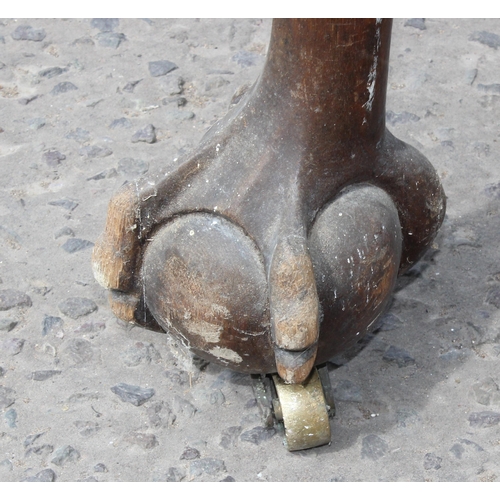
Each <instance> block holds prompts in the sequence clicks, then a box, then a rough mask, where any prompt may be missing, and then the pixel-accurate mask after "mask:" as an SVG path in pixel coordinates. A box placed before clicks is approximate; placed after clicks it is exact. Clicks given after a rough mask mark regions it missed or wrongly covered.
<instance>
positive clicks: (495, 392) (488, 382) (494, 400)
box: [472, 377, 500, 406]
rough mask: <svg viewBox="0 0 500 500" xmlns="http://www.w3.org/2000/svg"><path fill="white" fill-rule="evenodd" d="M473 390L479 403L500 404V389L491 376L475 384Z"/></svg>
mask: <svg viewBox="0 0 500 500" xmlns="http://www.w3.org/2000/svg"><path fill="white" fill-rule="evenodd" d="M472 390H473V391H474V395H475V397H476V401H477V402H478V403H479V404H481V405H485V406H489V405H500V389H499V387H498V385H497V383H496V382H495V381H494V380H493V379H492V378H491V377H489V378H487V379H485V380H482V381H481V382H478V383H477V384H474V385H473V386H472Z"/></svg>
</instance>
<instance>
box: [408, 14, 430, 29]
mask: <svg viewBox="0 0 500 500" xmlns="http://www.w3.org/2000/svg"><path fill="white" fill-rule="evenodd" d="M405 26H411V27H412V28H417V29H418V30H422V31H423V30H426V29H427V26H426V25H425V19H423V18H418V17H417V18H413V19H408V20H407V21H405Z"/></svg>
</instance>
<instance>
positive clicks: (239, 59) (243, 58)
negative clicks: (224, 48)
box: [231, 50, 261, 68]
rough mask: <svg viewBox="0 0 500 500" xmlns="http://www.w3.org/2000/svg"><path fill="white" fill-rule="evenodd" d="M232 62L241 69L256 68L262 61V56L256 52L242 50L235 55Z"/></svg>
mask: <svg viewBox="0 0 500 500" xmlns="http://www.w3.org/2000/svg"><path fill="white" fill-rule="evenodd" d="M231 60H232V61H234V62H235V63H237V64H239V65H240V66H241V67H243V68H247V67H248V66H255V65H256V64H257V63H258V62H259V61H260V60H261V56H259V54H256V53H255V52H248V51H246V50H240V51H239V52H237V53H236V54H234V56H233V57H231Z"/></svg>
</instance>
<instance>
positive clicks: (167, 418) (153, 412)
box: [146, 401, 177, 428]
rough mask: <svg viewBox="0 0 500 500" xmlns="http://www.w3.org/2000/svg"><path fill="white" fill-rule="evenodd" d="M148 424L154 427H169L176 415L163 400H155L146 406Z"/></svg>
mask: <svg viewBox="0 0 500 500" xmlns="http://www.w3.org/2000/svg"><path fill="white" fill-rule="evenodd" d="M146 414H147V416H148V419H149V424H150V425H151V426H152V427H154V428H159V427H170V426H172V425H173V424H174V422H175V420H176V418H177V416H176V415H175V414H174V413H173V412H172V409H171V408H170V406H169V405H168V403H166V402H165V401H156V402H154V403H152V404H151V406H148V407H147V408H146Z"/></svg>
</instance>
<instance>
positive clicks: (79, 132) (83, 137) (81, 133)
mask: <svg viewBox="0 0 500 500" xmlns="http://www.w3.org/2000/svg"><path fill="white" fill-rule="evenodd" d="M65 137H66V139H72V140H74V141H76V142H80V143H83V142H86V141H88V140H89V139H90V132H89V131H88V130H85V129H83V128H80V127H77V128H76V129H75V130H72V131H71V132H69V133H68V134H66V136H65Z"/></svg>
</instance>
